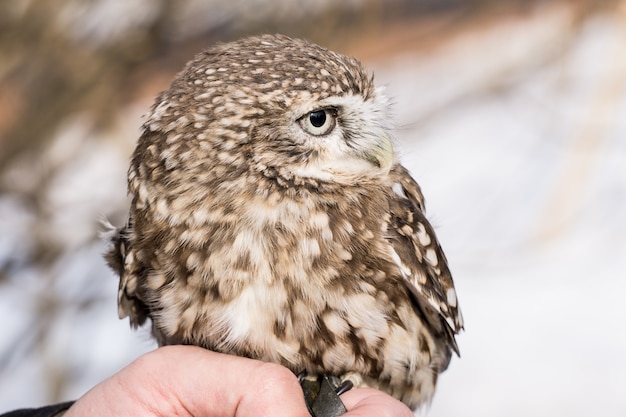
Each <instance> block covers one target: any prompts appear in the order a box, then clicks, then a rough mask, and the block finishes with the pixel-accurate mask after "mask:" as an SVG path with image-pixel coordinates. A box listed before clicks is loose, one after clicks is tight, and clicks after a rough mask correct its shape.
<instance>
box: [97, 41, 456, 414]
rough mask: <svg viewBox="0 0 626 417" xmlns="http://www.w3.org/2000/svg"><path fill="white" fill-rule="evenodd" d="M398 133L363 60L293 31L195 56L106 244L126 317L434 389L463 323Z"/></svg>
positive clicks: (199, 341)
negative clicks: (400, 155)
mask: <svg viewBox="0 0 626 417" xmlns="http://www.w3.org/2000/svg"><path fill="white" fill-rule="evenodd" d="M392 129H393V126H392V125H391V123H390V114H389V101H388V99H387V98H386V97H385V95H384V94H383V92H382V90H380V89H378V88H376V87H375V85H374V82H373V76H372V74H370V73H369V72H368V71H367V70H366V69H364V67H363V66H362V65H361V63H360V62H359V61H357V60H356V59H353V58H350V57H346V56H343V55H340V54H338V53H335V52H332V51H329V50H327V49H325V48H323V47H320V46H318V45H315V44H313V43H310V42H308V41H304V40H298V39H292V38H289V37H287V36H283V35H263V36H255V37H250V38H246V39H242V40H239V41H236V42H232V43H226V44H220V45H217V46H214V47H212V48H210V49H208V50H206V51H204V52H202V53H200V54H199V55H197V56H196V57H195V58H194V59H193V60H192V61H190V62H189V63H188V64H187V65H186V67H185V68H184V69H183V71H182V72H180V73H179V74H178V75H177V76H176V78H175V79H174V81H173V82H172V84H171V86H170V87H169V88H168V89H167V90H165V91H164V92H162V93H161V94H160V95H159V96H158V98H157V99H156V102H155V104H154V105H153V106H152V108H151V111H150V112H149V114H148V116H147V118H146V121H145V123H144V125H143V132H142V135H141V137H140V139H139V141H138V143H137V147H136V149H135V151H134V154H133V157H132V162H131V165H130V168H129V171H128V190H129V194H130V196H131V197H132V202H131V206H130V211H129V218H128V223H127V224H126V226H124V227H122V228H120V229H117V230H115V231H114V232H113V234H112V237H111V242H112V244H111V247H110V250H109V252H108V253H107V255H106V257H107V260H108V263H109V265H110V266H111V267H112V268H113V270H114V271H115V272H116V273H118V274H119V276H120V283H119V296H118V302H119V315H120V317H121V318H124V317H129V318H130V323H131V325H132V326H133V327H137V326H140V325H142V324H144V323H145V322H146V320H147V319H148V318H149V319H150V323H151V326H152V333H153V335H154V336H155V338H156V340H157V341H158V343H159V345H171V344H190V345H197V346H201V347H204V348H206V349H211V350H213V351H217V352H223V353H227V354H233V355H239V356H244V357H249V358H255V359H259V360H262V361H267V362H274V363H278V364H281V365H283V366H285V367H287V368H289V369H290V370H292V371H293V372H294V373H296V374H299V375H305V376H306V377H314V378H315V377H317V376H325V377H332V378H333V380H334V381H342V382H344V383H345V382H346V381H347V382H348V383H351V384H354V385H356V386H368V387H373V388H377V389H379V390H382V391H384V392H387V393H389V394H390V395H392V396H394V397H396V398H398V399H399V400H401V401H403V402H404V403H405V404H407V405H408V406H409V407H411V408H413V409H415V408H417V407H418V406H419V405H420V404H423V403H425V402H428V401H429V400H430V398H431V397H432V395H433V393H434V390H435V385H436V382H437V377H438V375H439V374H440V373H441V372H442V371H444V370H445V369H446V368H447V366H448V363H449V362H450V358H451V355H452V352H456V353H457V354H458V348H457V344H456V342H455V336H456V334H457V333H458V332H459V331H460V330H461V329H462V328H463V319H462V316H461V312H460V310H459V306H458V303H457V295H456V292H455V289H454V284H453V281H452V278H451V275H450V271H449V269H448V266H447V261H446V258H445V256H444V254H443V252H442V249H441V247H440V245H439V243H438V241H437V238H436V236H435V233H434V231H433V228H432V227H431V225H430V224H429V222H428V220H427V219H426V217H425V214H424V199H423V196H422V193H421V190H420V187H419V185H418V184H417V183H416V182H415V181H414V180H413V178H412V177H411V176H410V174H409V173H408V171H407V170H406V169H405V168H404V167H403V166H402V165H400V163H399V162H398V160H397V156H396V154H395V153H394V150H393V146H392V140H391V137H390V135H391V132H392ZM342 385H343V384H342Z"/></svg>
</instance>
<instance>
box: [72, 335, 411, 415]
mask: <svg viewBox="0 0 626 417" xmlns="http://www.w3.org/2000/svg"><path fill="white" fill-rule="evenodd" d="M341 398H342V400H343V402H344V403H345V405H346V408H347V409H348V413H346V414H345V416H346V417H370V416H371V417H374V416H376V417H386V416H387V417H412V415H413V414H412V413H411V411H410V410H409V408H408V407H406V406H405V405H404V404H402V403H401V402H400V401H398V400H396V399H394V398H392V397H390V396H389V395H387V394H384V393H382V392H380V391H377V390H374V389H352V390H350V391H348V392H347V393H345V394H343V395H342V396H341ZM78 416H89V417H99V416H103V417H104V416H107V417H110V416H137V417H139V416H145V417H169V416H181V417H192V416H193V417H259V416H272V417H310V416H309V413H308V411H307V408H306V405H305V403H304V397H303V395H302V390H301V388H300V384H299V383H298V380H297V378H296V376H295V375H294V374H293V373H292V372H290V371H289V370H288V369H287V368H284V367H282V366H279V365H276V364H270V363H265V362H260V361H256V360H252V359H247V358H241V357H238V356H232V355H224V354H221V353H216V352H211V351H209V350H205V349H202V348H198V347H194V346H166V347H162V348H159V349H157V350H155V351H152V352H150V353H147V354H145V355H143V356H141V357H140V358H139V359H137V360H136V361H134V362H133V363H131V364H130V365H128V366H127V367H126V368H124V369H122V370H121V371H119V372H118V373H117V374H115V375H113V376H112V377H110V378H109V379H107V380H105V381H103V382H101V383H100V384H98V385H96V386H95V387H94V388H93V389H91V390H90V391H89V392H87V393H86V394H85V395H84V396H83V397H81V398H80V399H78V401H76V402H75V403H74V405H72V407H71V408H70V409H69V410H68V411H67V412H66V414H65V417H78Z"/></svg>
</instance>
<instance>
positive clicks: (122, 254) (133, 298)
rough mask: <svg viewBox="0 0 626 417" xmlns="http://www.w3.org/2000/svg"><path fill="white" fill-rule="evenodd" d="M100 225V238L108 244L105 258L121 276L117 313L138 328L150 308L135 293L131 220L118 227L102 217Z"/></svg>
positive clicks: (143, 321)
mask: <svg viewBox="0 0 626 417" xmlns="http://www.w3.org/2000/svg"><path fill="white" fill-rule="evenodd" d="M100 225H101V227H102V231H101V232H100V238H101V239H103V240H105V241H106V242H107V244H108V248H107V250H106V252H105V253H104V259H105V260H106V262H107V264H108V265H109V267H110V268H111V269H112V270H113V271H114V272H115V273H116V274H118V275H119V277H120V282H119V288H118V293H117V314H118V316H119V318H120V319H123V318H126V317H129V318H130V325H131V327H132V328H137V327H139V326H141V325H142V324H144V323H145V321H146V318H147V317H148V308H147V306H146V305H145V304H144V302H143V301H142V300H141V299H139V298H138V297H137V294H136V293H135V290H136V288H137V275H136V274H135V273H133V272H132V271H133V270H134V269H135V267H134V265H133V264H134V262H133V256H132V250H131V247H130V242H129V240H128V235H129V233H130V222H129V223H128V224H127V225H126V226H123V227H117V228H116V227H115V226H113V225H112V224H111V223H110V222H109V221H108V220H106V219H102V220H101V221H100Z"/></svg>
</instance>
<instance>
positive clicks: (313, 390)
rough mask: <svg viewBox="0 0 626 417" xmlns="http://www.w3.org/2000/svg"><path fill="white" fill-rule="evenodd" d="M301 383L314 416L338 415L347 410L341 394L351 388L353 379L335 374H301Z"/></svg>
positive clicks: (308, 406)
mask: <svg viewBox="0 0 626 417" xmlns="http://www.w3.org/2000/svg"><path fill="white" fill-rule="evenodd" d="M298 378H299V380H300V385H301V386H302V391H303V392H304V401H305V402H306V406H307V408H308V409H309V413H310V414H311V415H312V416H313V417H338V416H340V415H342V414H344V413H345V412H346V411H347V410H346V407H345V406H344V405H343V402H341V399H340V398H339V395H341V394H343V393H344V392H346V391H348V390H350V389H351V388H352V386H353V384H352V381H350V380H345V381H342V382H339V379H338V378H336V377H333V376H328V375H322V376H310V375H303V374H301V375H299V376H298Z"/></svg>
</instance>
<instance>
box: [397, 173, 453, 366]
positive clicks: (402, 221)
mask: <svg viewBox="0 0 626 417" xmlns="http://www.w3.org/2000/svg"><path fill="white" fill-rule="evenodd" d="M391 175H392V177H393V180H394V185H393V191H394V192H393V193H392V196H391V197H390V209H391V213H390V214H391V217H390V224H389V228H388V232H389V233H390V242H391V244H392V246H393V248H394V250H395V252H396V254H397V255H398V257H397V259H395V261H396V263H398V265H399V267H400V269H401V270H402V273H403V274H404V277H405V283H406V286H407V288H408V289H409V291H410V293H411V294H412V295H413V296H414V298H415V300H414V301H415V304H416V308H417V309H418V310H419V311H421V312H422V314H423V315H424V316H425V318H426V320H427V321H428V323H429V324H430V325H431V326H432V327H433V330H434V331H436V332H437V333H440V334H442V335H444V337H446V338H448V341H449V343H450V345H451V347H452V348H453V349H454V351H455V352H456V353H457V355H458V353H459V352H458V347H457V345H456V341H455V339H454V335H455V334H458V333H459V332H460V331H461V330H462V329H463V317H462V315H461V310H460V309H459V306H458V301H457V296H456V291H455V289H454V282H453V281H452V275H451V274H450V270H449V269H448V263H447V260H446V257H445V255H444V253H443V250H442V249H441V246H440V245H439V242H438V241H437V238H436V236H435V232H434V230H433V228H432V226H431V225H430V223H429V222H428V220H426V217H425V216H424V197H423V196H422V192H421V190H420V187H419V185H418V184H417V183H416V182H415V180H413V178H412V177H411V175H410V174H409V173H408V171H407V170H406V169H405V168H404V167H402V166H401V165H397V166H396V167H394V169H393V171H392V172H391Z"/></svg>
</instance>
